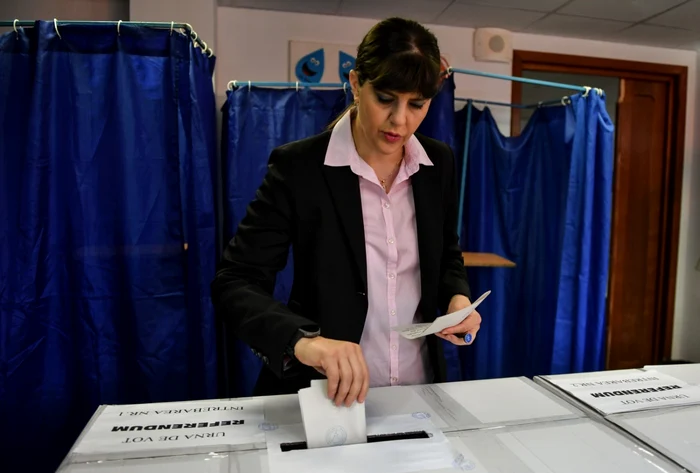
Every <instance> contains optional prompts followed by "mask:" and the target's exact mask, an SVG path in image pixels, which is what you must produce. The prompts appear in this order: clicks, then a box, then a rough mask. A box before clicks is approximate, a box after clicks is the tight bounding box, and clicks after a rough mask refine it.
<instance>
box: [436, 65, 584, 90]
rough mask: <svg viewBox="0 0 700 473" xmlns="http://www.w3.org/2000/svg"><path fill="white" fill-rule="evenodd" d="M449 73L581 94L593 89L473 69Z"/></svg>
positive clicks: (456, 70) (451, 68)
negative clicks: (573, 91) (567, 90)
mask: <svg viewBox="0 0 700 473" xmlns="http://www.w3.org/2000/svg"><path fill="white" fill-rule="evenodd" d="M449 71H450V72H456V73H458V74H467V75H471V76H482V77H490V78H491V79H502V80H510V81H513V82H523V83H525V84H534V85H543V86H546V87H555V88H559V89H571V90H578V91H579V92H587V91H588V90H590V89H591V87H586V86H582V85H571V84H562V83H559V82H550V81H546V80H537V79H528V78H525V77H515V76H506V75H503V74H493V73H491V72H482V71H474V70H471V69H455V68H453V67H450V68H449Z"/></svg>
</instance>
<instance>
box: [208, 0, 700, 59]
mask: <svg viewBox="0 0 700 473" xmlns="http://www.w3.org/2000/svg"><path fill="white" fill-rule="evenodd" d="M218 1H219V5H220V6H229V7H239V8H255V9H262V10H278V11H286V12H298V13H315V14H321V15H336V16H348V17H358V18H373V19H382V18H386V17H389V16H402V17H405V18H413V19H415V20H417V21H420V22H422V23H429V24H438V25H448V26H462V27H470V28H479V27H495V28H505V29H507V30H510V31H513V32H522V33H533V34H545V35H554V36H569V37H575V38H586V39H597V40H603V41H615V42H622V43H631V44H642V45H651V46H660V47H667V48H675V49H693V50H700V0H218Z"/></svg>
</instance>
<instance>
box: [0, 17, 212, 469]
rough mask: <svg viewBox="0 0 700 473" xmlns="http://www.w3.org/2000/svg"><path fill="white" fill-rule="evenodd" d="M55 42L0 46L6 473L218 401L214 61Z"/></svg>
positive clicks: (118, 40)
mask: <svg viewBox="0 0 700 473" xmlns="http://www.w3.org/2000/svg"><path fill="white" fill-rule="evenodd" d="M59 33H60V36H59V34H58V33H57V32H56V31H55V29H54V24H53V22H51V23H46V22H37V23H36V24H35V27H34V28H26V29H23V30H20V31H19V33H17V34H15V32H14V31H12V32H9V33H6V34H4V35H3V36H1V37H0V117H2V121H1V122H0V133H2V139H0V205H1V206H2V215H3V218H2V219H0V419H2V422H1V423H2V429H0V432H1V433H0V444H1V445H2V446H3V449H6V450H5V452H11V453H9V454H8V455H4V456H3V467H4V468H7V469H8V471H15V470H16V471H20V470H25V469H26V468H30V469H32V471H44V470H46V471H54V469H55V468H56V466H57V463H58V462H59V461H60V460H61V458H62V457H63V455H65V453H66V452H67V450H68V448H69V447H70V445H71V444H72V442H74V440H75V438H76V437H77V435H78V434H79V432H80V431H81V429H82V428H83V427H84V425H85V423H86V422H87V420H88V419H89V417H90V416H91V415H92V413H93V412H94V410H95V408H96V407H97V406H98V405H99V404H105V403H143V402H155V401H173V400H184V399H193V398H209V397H213V396H214V395H215V394H216V356H215V349H214V347H213V343H212V341H213V340H214V338H215V335H214V323H213V322H214V321H213V310H212V308H211V306H210V302H209V289H208V287H209V283H210V281H211V279H212V278H213V275H214V267H215V263H216V261H215V252H214V248H215V237H216V234H215V226H216V225H215V214H214V208H215V206H214V197H213V195H214V193H213V180H212V179H213V170H214V167H213V166H214V159H215V149H214V143H215V140H216V136H215V133H216V127H215V126H214V123H215V122H214V120H215V113H216V110H215V108H214V95H213V94H214V92H213V88H212V83H211V79H212V73H213V68H214V60H213V58H207V57H205V56H203V54H202V52H201V50H199V49H195V48H194V47H193V45H192V42H191V41H190V40H189V39H188V38H186V37H185V36H183V35H180V34H173V35H171V34H170V32H169V31H168V30H167V29H166V30H156V29H148V28H139V27H134V26H131V25H121V28H120V34H119V35H117V34H116V29H115V27H114V26H113V25H112V26H110V25H96V26H77V25H71V26H64V25H60V26H59ZM15 459H16V460H17V461H18V462H20V464H18V465H17V467H16V468H12V467H11V466H10V467H8V463H7V462H8V461H9V462H10V464H11V463H12V462H13V461H14V460H15ZM20 465H21V466H20ZM28 465H30V466H28Z"/></svg>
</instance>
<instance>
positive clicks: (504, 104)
mask: <svg viewBox="0 0 700 473" xmlns="http://www.w3.org/2000/svg"><path fill="white" fill-rule="evenodd" d="M455 101H456V102H469V101H471V102H472V103H478V104H482V105H498V106H501V107H511V108H521V109H529V108H538V107H545V106H549V105H567V104H568V103H570V99H569V97H568V96H564V97H562V98H561V99H559V100H549V101H547V102H538V103H532V104H529V105H528V104H519V103H507V102H493V101H491V100H476V99H467V98H461V97H455Z"/></svg>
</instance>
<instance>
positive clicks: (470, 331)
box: [435, 294, 481, 345]
mask: <svg viewBox="0 0 700 473" xmlns="http://www.w3.org/2000/svg"><path fill="white" fill-rule="evenodd" d="M470 305H471V302H470V301H469V298H468V297H466V296H463V295H461V294H458V295H456V296H453V297H452V299H451V300H450V305H449V307H448V308H447V313H448V314H451V313H452V312H457V311H458V310H461V309H464V308H465V307H468V306H470ZM480 326H481V315H479V313H478V312H477V311H473V312H472V313H471V314H469V317H467V318H466V319H464V320H463V321H462V323H460V324H458V325H455V326H453V327H448V328H446V329H445V330H443V331H442V332H438V333H436V334H435V335H437V336H438V337H440V338H442V339H444V340H447V341H448V342H451V343H453V344H455V345H471V344H472V343H473V342H474V339H475V338H476V333H477V332H478V331H479V328H480Z"/></svg>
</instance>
